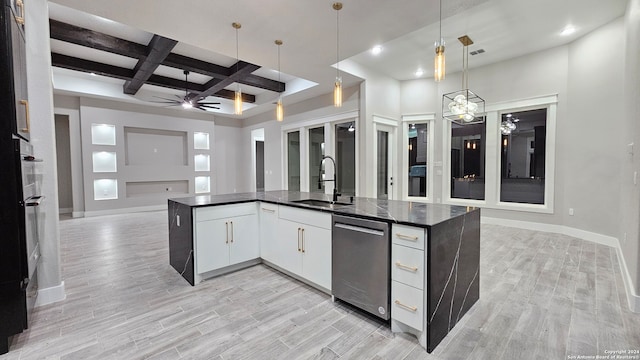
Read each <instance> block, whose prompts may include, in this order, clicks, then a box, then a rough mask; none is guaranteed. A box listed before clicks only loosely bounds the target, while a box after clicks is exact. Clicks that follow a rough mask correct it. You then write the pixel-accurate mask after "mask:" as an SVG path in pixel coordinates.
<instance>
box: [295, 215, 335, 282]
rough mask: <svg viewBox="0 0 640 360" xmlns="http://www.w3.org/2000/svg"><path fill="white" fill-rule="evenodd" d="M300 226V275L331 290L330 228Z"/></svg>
mask: <svg viewBox="0 0 640 360" xmlns="http://www.w3.org/2000/svg"><path fill="white" fill-rule="evenodd" d="M302 228H303V233H302V245H303V253H302V276H303V277H304V278H305V279H308V280H309V281H311V282H313V283H316V284H318V285H320V286H322V287H324V288H326V289H328V290H331V230H327V229H321V228H317V227H315V226H302Z"/></svg>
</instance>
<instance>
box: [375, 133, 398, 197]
mask: <svg viewBox="0 0 640 360" xmlns="http://www.w3.org/2000/svg"><path fill="white" fill-rule="evenodd" d="M375 137H376V138H375V144H376V149H375V155H374V160H375V162H376V164H375V169H376V176H375V179H376V186H375V188H376V197H377V198H378V199H382V200H393V193H394V191H393V184H394V182H393V158H394V151H393V149H394V147H393V144H394V143H395V128H394V127H392V126H387V125H381V124H376V134H375Z"/></svg>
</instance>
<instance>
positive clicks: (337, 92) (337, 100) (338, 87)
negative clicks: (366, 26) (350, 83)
mask: <svg viewBox="0 0 640 360" xmlns="http://www.w3.org/2000/svg"><path fill="white" fill-rule="evenodd" d="M333 9H334V10H335V11H336V81H335V82H334V84H333V106H335V107H341V106H342V78H341V77H340V17H339V14H340V10H341V9H342V3H341V2H335V3H333Z"/></svg>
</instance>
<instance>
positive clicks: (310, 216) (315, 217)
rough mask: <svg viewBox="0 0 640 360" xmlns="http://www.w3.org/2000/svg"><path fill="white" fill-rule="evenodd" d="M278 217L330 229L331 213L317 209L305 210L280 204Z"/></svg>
mask: <svg viewBox="0 0 640 360" xmlns="http://www.w3.org/2000/svg"><path fill="white" fill-rule="evenodd" d="M279 211H280V218H281V219H286V220H290V221H294V222H297V223H301V224H307V225H312V226H316V227H319V228H322V229H331V214H330V213H325V212H322V211H319V210H306V209H300V208H297V207H292V206H284V205H280V208H279Z"/></svg>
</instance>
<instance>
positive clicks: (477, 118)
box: [442, 35, 484, 125]
mask: <svg viewBox="0 0 640 360" xmlns="http://www.w3.org/2000/svg"><path fill="white" fill-rule="evenodd" d="M458 40H459V41H460V43H462V90H458V91H454V92H450V93H447V94H444V95H442V117H443V118H445V119H448V120H451V121H452V122H454V123H456V124H458V125H470V124H477V123H483V122H484V116H482V115H484V100H483V99H482V98H481V97H480V96H478V95H476V94H475V93H473V91H471V90H469V45H472V44H473V41H472V40H471V39H470V38H469V37H468V36H467V35H464V36H461V37H459V38H458Z"/></svg>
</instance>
